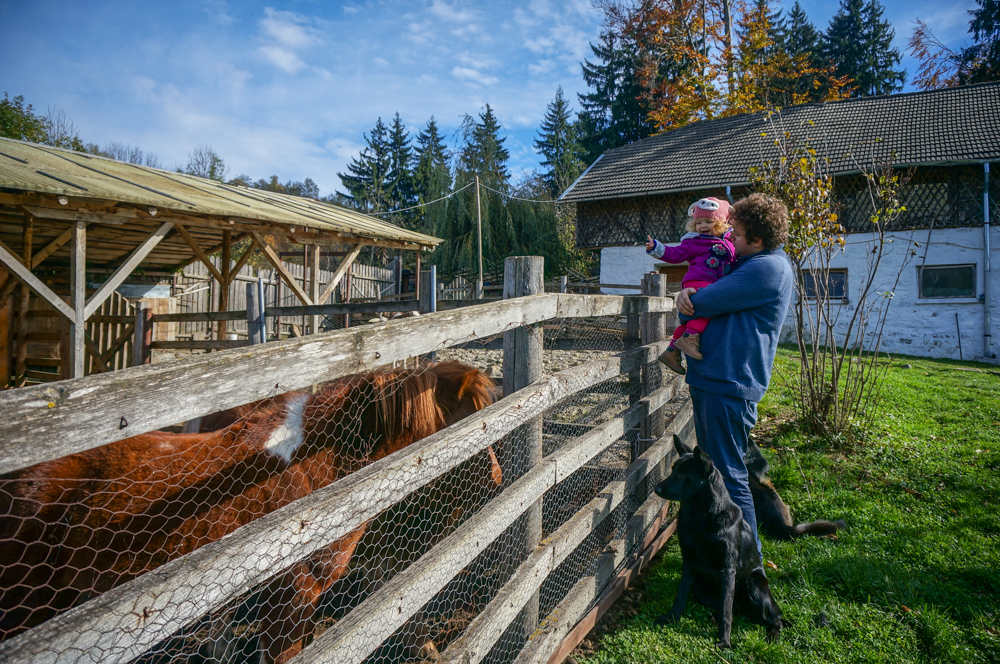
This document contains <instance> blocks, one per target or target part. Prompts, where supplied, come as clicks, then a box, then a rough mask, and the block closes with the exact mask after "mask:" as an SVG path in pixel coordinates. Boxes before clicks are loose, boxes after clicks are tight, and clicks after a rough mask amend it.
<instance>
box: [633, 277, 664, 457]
mask: <svg viewBox="0 0 1000 664" xmlns="http://www.w3.org/2000/svg"><path fill="white" fill-rule="evenodd" d="M642 294H643V295H648V296H652V297H666V295H667V275H665V274H658V273H656V272H650V273H649V274H646V275H643V277H642ZM639 324H640V328H641V332H640V333H641V337H642V345H646V344H651V343H654V342H657V341H663V340H664V339H666V338H667V327H666V325H667V314H642V315H641V316H640V317H639ZM662 385H663V367H662V366H661V365H660V363H659V362H650V363H649V364H647V365H645V366H644V367H643V368H642V395H643V396H646V395H648V394H652V393H653V392H655V391H656V390H658V389H660V387H661V386H662ZM663 430H664V422H663V413H662V412H657V413H651V414H650V415H649V416H647V417H646V418H644V419H643V421H642V427H641V432H640V442H641V444H640V445H639V446H638V450H637V451H638V453H639V454H640V455H641V454H642V453H643V452H645V451H646V450H647V449H649V446H650V445H651V444H652V441H655V440H657V439H659V437H660V436H662V435H663Z"/></svg>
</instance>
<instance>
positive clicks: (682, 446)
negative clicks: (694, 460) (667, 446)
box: [674, 433, 694, 454]
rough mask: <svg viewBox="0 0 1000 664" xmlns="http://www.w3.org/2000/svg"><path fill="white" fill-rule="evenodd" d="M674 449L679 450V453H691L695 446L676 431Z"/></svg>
mask: <svg viewBox="0 0 1000 664" xmlns="http://www.w3.org/2000/svg"><path fill="white" fill-rule="evenodd" d="M674 449H675V450H677V453H678V454H691V453H692V452H694V448H693V447H691V446H689V445H688V444H686V443H685V442H684V441H683V440H681V437H680V436H678V435H677V434H676V433H675V434H674Z"/></svg>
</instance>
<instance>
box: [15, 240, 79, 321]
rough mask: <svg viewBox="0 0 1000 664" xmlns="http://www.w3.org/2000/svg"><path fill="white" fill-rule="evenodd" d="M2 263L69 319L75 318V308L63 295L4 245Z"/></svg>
mask: <svg viewBox="0 0 1000 664" xmlns="http://www.w3.org/2000/svg"><path fill="white" fill-rule="evenodd" d="M0 263H3V264H4V265H5V266H6V267H7V269H8V270H10V271H11V272H13V273H14V274H15V275H16V276H17V278H18V279H20V280H21V283H23V284H26V285H27V286H28V288H30V289H31V290H33V291H34V292H35V293H37V294H38V296H39V297H41V298H43V299H44V300H45V301H46V302H48V303H49V304H51V305H52V306H53V307H55V309H56V310H57V311H58V312H59V313H61V314H62V315H63V316H65V317H66V318H68V319H69V320H73V309H71V308H70V306H69V305H68V304H66V303H65V302H63V301H62V298H61V297H59V296H58V295H56V294H55V293H53V292H52V290H51V289H50V288H49V287H48V286H46V285H45V284H44V283H42V281H41V279H39V278H38V277H36V276H35V275H33V274H32V273H31V271H30V270H28V269H27V268H26V267H24V264H23V263H22V262H21V260H20V259H19V258H17V257H16V256H14V255H12V254H11V253H9V252H8V251H7V250H6V249H5V248H4V247H0Z"/></svg>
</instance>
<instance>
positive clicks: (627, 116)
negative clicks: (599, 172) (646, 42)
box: [578, 29, 655, 164]
mask: <svg viewBox="0 0 1000 664" xmlns="http://www.w3.org/2000/svg"><path fill="white" fill-rule="evenodd" d="M590 50H591V51H592V52H593V54H594V56H595V58H596V62H594V63H592V62H590V61H589V60H584V61H583V62H582V63H581V67H582V69H583V80H584V82H586V84H587V87H589V88H591V89H592V92H588V93H586V94H580V95H578V97H579V100H580V107H581V109H582V110H581V111H580V114H579V117H580V128H579V132H580V137H581V144H582V146H583V149H584V151H585V157H584V161H585V162H586V163H588V164H591V163H593V162H594V161H595V160H596V159H597V157H598V156H600V155H601V153H603V152H604V151H605V150H611V149H613V148H617V147H620V146H622V145H627V144H628V143H631V142H633V141H637V140H639V139H641V138H646V137H647V136H650V135H652V134H653V133H654V132H655V128H654V126H653V124H652V123H651V122H650V121H649V118H648V115H649V110H650V109H649V104H648V102H647V101H646V93H647V89H646V88H645V87H643V86H642V84H641V83H640V81H639V76H638V73H637V71H636V58H635V46H634V44H630V43H629V41H628V40H627V39H625V38H623V37H622V36H621V35H618V34H616V33H615V32H614V31H612V30H610V29H609V30H605V31H604V32H602V33H601V36H600V41H599V42H598V43H597V45H596V46H595V45H594V44H591V45H590Z"/></svg>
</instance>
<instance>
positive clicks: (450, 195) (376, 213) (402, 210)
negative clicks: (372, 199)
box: [368, 182, 473, 216]
mask: <svg viewBox="0 0 1000 664" xmlns="http://www.w3.org/2000/svg"><path fill="white" fill-rule="evenodd" d="M472 185H473V183H472V182H470V183H469V184H467V185H465V186H464V187H462V188H461V189H456V190H455V191H453V192H451V193H450V194H448V195H447V196H442V197H441V198H435V199H434V200H433V201H427V202H426V203H421V204H420V205H413V206H411V207H408V208H403V209H401V210H390V211H389V212H369V213H368V214H369V216H375V215H379V214H396V213H397V212H406V211H407V210H416V209H417V208H422V207H427V206H428V205H431V204H432V203H437V202H438V201H443V200H445V199H446V198H451V197H452V196H454V195H455V194H457V193H459V192H461V191H465V190H466V189H468V188H469V187H471V186H472Z"/></svg>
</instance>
